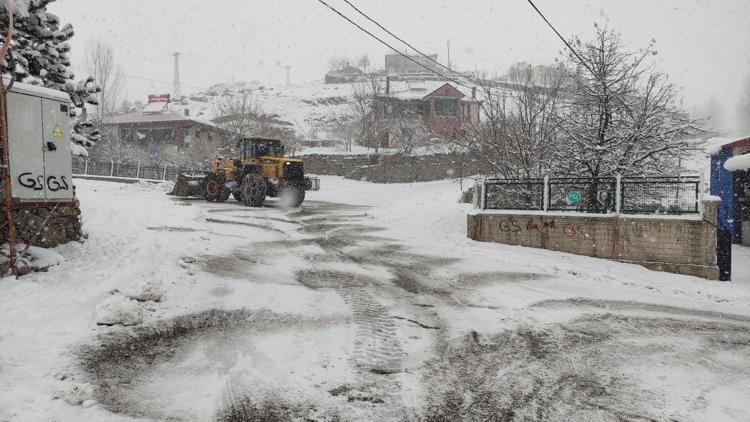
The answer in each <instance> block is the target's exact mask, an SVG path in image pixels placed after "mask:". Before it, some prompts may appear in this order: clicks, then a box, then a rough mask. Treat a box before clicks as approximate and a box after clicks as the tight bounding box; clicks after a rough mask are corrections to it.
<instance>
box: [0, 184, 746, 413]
mask: <svg viewBox="0 0 750 422" xmlns="http://www.w3.org/2000/svg"><path fill="white" fill-rule="evenodd" d="M321 179H322V180H321V186H322V190H321V191H319V192H311V193H309V194H308V198H307V200H306V202H305V204H304V206H303V208H302V209H292V210H284V209H282V208H280V207H279V206H278V205H277V203H276V201H273V200H271V201H269V204H268V206H267V207H264V208H263V209H251V208H245V207H243V206H240V205H238V204H237V203H236V202H231V201H230V202H228V203H225V204H210V203H206V202H204V201H197V200H180V199H176V198H172V197H169V196H166V195H165V190H166V189H167V187H166V186H163V185H157V184H148V183H143V184H135V185H127V184H118V183H112V182H100V181H88V180H77V181H76V185H77V192H78V194H79V196H80V199H81V204H82V209H83V216H84V226H85V230H86V231H87V233H88V239H87V240H86V241H85V242H83V243H80V244H69V245H64V246H61V247H58V248H56V249H55V251H56V252H57V253H58V254H60V255H61V256H62V257H63V259H64V260H63V262H62V263H61V264H59V265H58V266H55V267H52V268H51V269H50V271H49V272H46V273H35V274H32V275H28V276H25V277H23V278H21V279H20V280H18V281H15V280H13V279H10V278H5V279H2V281H0V321H2V324H0V421H32V420H56V421H130V420H186V421H188V420H189V421H194V420H198V421H204V420H207V421H208V420H220V421H234V420H288V419H290V418H292V419H293V418H299V419H304V418H308V419H311V420H334V419H335V418H336V417H340V418H341V420H486V419H487V418H488V417H489V416H490V415H494V416H495V417H497V415H502V418H501V419H502V420H539V421H542V420H560V419H566V420H577V421H602V420H604V421H607V420H613V421H614V420H642V419H645V420H680V421H703V420H711V421H744V420H748V419H750V403H749V402H748V401H747V397H748V396H750V366H748V364H747V362H748V361H749V360H748V359H750V252H749V251H748V249H747V248H736V250H735V257H734V263H735V269H734V282H732V283H721V282H714V281H706V280H702V279H698V278H693V277H687V276H680V275H674V274H668V273H658V272H653V271H650V270H647V269H645V268H642V267H639V266H634V265H628V264H621V263H615V262H609V261H604V260H599V259H595V258H588V257H580V256H575V255H568V254H560V253H555V252H551V251H545V250H537V249H529V248H522V247H516V246H508V245H498V244H489V243H478V242H473V241H471V240H468V239H466V214H467V213H468V212H470V211H471V209H470V206H468V205H466V204H459V203H457V199H458V197H459V194H460V191H459V188H458V183H457V182H456V181H439V182H429V183H419V184H396V185H385V184H370V183H366V182H358V181H351V180H345V179H342V178H337V177H327V176H323V177H321ZM97 322H99V324H97ZM101 324H112V325H101ZM250 416H254V417H255V418H256V419H251V418H250Z"/></svg>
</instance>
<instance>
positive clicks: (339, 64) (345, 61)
mask: <svg viewBox="0 0 750 422" xmlns="http://www.w3.org/2000/svg"><path fill="white" fill-rule="evenodd" d="M348 65H349V58H347V57H346V56H337V57H331V58H330V59H329V60H328V70H330V71H333V72H335V71H337V70H341V68H343V67H344V66H348Z"/></svg>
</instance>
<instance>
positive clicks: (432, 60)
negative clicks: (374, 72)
mask: <svg viewBox="0 0 750 422" xmlns="http://www.w3.org/2000/svg"><path fill="white" fill-rule="evenodd" d="M344 3H346V4H348V5H349V6H351V8H352V9H354V10H356V11H357V13H359V14H360V15H362V16H364V17H365V19H367V20H368V21H370V22H372V23H374V24H375V25H376V26H377V27H378V28H380V29H382V30H383V31H385V32H386V33H388V35H390V36H392V37H393V38H395V39H397V40H399V41H401V42H402V43H404V44H405V45H406V46H408V47H409V48H411V49H412V50H414V51H416V52H417V53H419V54H420V55H421V56H422V57H424V58H426V59H427V60H429V61H431V62H433V63H435V64H436V65H438V66H440V67H442V68H443V69H446V70H448V71H449V72H452V73H454V74H456V75H458V76H460V77H462V78H465V79H467V80H468V81H469V82H472V83H476V82H475V81H473V80H471V79H470V78H468V77H466V76H464V75H462V74H461V73H459V72H456V71H455V70H453V69H451V68H450V67H448V66H445V65H443V64H441V63H440V62H438V61H437V60H435V59H433V58H432V57H430V56H428V55H427V54H425V53H423V52H421V51H420V50H418V49H417V48H416V47H414V46H413V45H411V44H409V43H408V42H406V41H405V40H404V39H403V38H401V37H399V36H398V35H396V34H394V33H393V32H391V31H389V30H388V29H387V28H385V27H384V26H383V25H381V24H380V23H378V22H376V21H375V20H374V19H373V18H371V17H369V16H368V15H367V14H366V13H365V12H363V11H361V10H360V9H359V8H357V6H355V5H353V4H352V3H351V2H350V1H349V0H344ZM449 60H450V58H449Z"/></svg>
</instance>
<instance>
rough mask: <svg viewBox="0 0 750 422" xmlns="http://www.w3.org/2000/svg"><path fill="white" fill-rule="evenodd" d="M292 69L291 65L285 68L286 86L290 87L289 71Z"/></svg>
mask: <svg viewBox="0 0 750 422" xmlns="http://www.w3.org/2000/svg"><path fill="white" fill-rule="evenodd" d="M291 68H292V67H291V66H289V65H287V66H284V69H286V86H289V69H291Z"/></svg>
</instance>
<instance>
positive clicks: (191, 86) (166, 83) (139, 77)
mask: <svg viewBox="0 0 750 422" xmlns="http://www.w3.org/2000/svg"><path fill="white" fill-rule="evenodd" d="M73 67H75V68H77V69H81V70H84V71H86V68H85V67H83V66H73ZM120 75H122V76H124V77H126V78H128V79H138V80H141V81H146V82H155V83H160V84H164V85H172V83H173V82H169V81H161V80H158V79H150V78H144V77H143V76H135V75H129V74H127V73H120ZM180 86H187V87H190V88H196V89H204V90H208V89H211V88H207V87H205V86H197V85H189V84H186V83H182V84H180Z"/></svg>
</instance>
